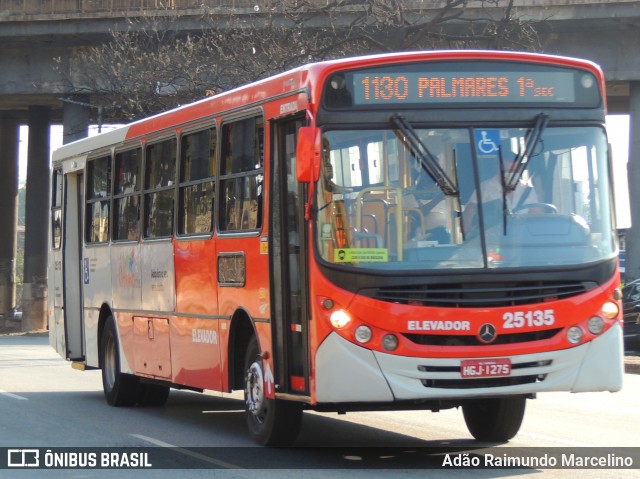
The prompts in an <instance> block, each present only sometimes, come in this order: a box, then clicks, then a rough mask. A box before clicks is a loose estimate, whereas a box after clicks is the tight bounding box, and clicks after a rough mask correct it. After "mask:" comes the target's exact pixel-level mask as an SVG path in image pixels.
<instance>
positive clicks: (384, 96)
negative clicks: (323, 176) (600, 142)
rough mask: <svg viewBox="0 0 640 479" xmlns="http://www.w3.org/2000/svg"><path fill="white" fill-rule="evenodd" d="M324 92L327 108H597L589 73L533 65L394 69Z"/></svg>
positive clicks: (342, 77)
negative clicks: (560, 106) (424, 106)
mask: <svg viewBox="0 0 640 479" xmlns="http://www.w3.org/2000/svg"><path fill="white" fill-rule="evenodd" d="M325 92H326V104H327V106H329V107H347V106H350V107H356V108H357V107H367V106H373V107H380V106H384V105H391V106H395V107H398V106H402V105H407V106H411V105H434V104H435V105H438V106H456V105H461V106H462V105H472V106H491V105H498V104H499V105H504V106H508V105H513V106H536V105H548V106H551V105H552V104H559V105H562V106H565V107H566V106H568V107H572V106H575V107H597V106H599V105H600V98H599V94H598V88H597V84H596V79H595V77H594V76H593V75H592V74H591V73H588V72H585V71H580V70H571V69H567V68H559V67H558V68H556V67H548V66H544V67H542V66H539V65H534V64H517V65H513V64H504V63H482V64H479V63H477V62H472V63H469V62H459V63H457V64H442V63H432V64H422V65H416V64H411V65H392V66H386V67H384V68H375V69H369V70H359V71H352V72H345V73H340V74H336V75H333V76H332V77H331V78H330V79H329V82H328V85H327V88H326V90H325Z"/></svg>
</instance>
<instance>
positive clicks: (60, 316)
mask: <svg viewBox="0 0 640 479" xmlns="http://www.w3.org/2000/svg"><path fill="white" fill-rule="evenodd" d="M48 278H49V280H48V281H49V291H50V292H49V300H48V301H49V344H50V345H51V347H53V348H54V349H55V350H56V352H57V353H58V354H59V355H60V356H62V357H66V351H67V348H66V345H65V339H64V338H65V336H64V311H63V307H64V301H63V296H62V291H63V289H62V288H63V284H62V250H61V249H53V250H50V252H49V274H48ZM51 292H53V294H52V293H51Z"/></svg>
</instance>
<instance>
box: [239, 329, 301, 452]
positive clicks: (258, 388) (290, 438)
mask: <svg viewBox="0 0 640 479" xmlns="http://www.w3.org/2000/svg"><path fill="white" fill-rule="evenodd" d="M259 355H260V348H259V347H258V340H257V339H256V338H255V336H254V337H253V338H252V339H251V341H249V345H248V347H247V354H246V356H245V361H244V364H245V367H244V401H245V417H246V420H247V426H248V428H249V434H250V435H251V437H252V438H253V439H254V440H255V441H256V442H257V443H258V444H260V445H262V446H288V445H290V444H292V443H293V442H295V440H296V438H297V437H298V433H299V432H300V426H301V424H302V405H301V404H298V403H294V402H290V401H282V400H279V399H269V398H267V397H266V396H265V391H264V371H263V365H262V359H260V356H259Z"/></svg>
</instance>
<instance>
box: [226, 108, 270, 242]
mask: <svg viewBox="0 0 640 479" xmlns="http://www.w3.org/2000/svg"><path fill="white" fill-rule="evenodd" d="M222 135H223V137H222V157H221V158H222V159H221V169H220V224H219V228H220V230H221V231H240V230H255V229H259V228H260V226H261V225H262V197H263V195H262V193H263V191H262V189H263V187H264V186H263V179H264V122H263V120H262V118H259V117H256V118H248V119H246V120H241V121H237V122H234V123H230V124H227V125H224V127H223V130H222Z"/></svg>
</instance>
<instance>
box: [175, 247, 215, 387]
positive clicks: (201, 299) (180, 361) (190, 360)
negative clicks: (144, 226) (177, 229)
mask: <svg viewBox="0 0 640 479" xmlns="http://www.w3.org/2000/svg"><path fill="white" fill-rule="evenodd" d="M215 247H216V243H215V241H213V240H200V239H197V240H187V241H178V242H176V243H175V245H174V248H175V249H174V251H175V258H174V261H175V276H176V278H175V279H176V281H175V284H176V311H177V312H179V313H180V315H179V316H177V317H174V318H172V320H171V332H170V335H171V364H172V370H173V378H174V379H173V382H175V383H177V384H185V385H190V386H193V387H198V388H202V389H212V390H217V391H221V390H222V369H221V360H220V344H221V338H220V321H219V319H218V289H217V284H218V272H217V267H216V255H215V251H216V250H215Z"/></svg>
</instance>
